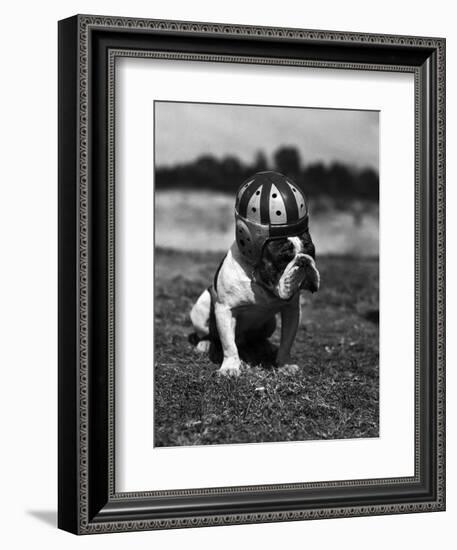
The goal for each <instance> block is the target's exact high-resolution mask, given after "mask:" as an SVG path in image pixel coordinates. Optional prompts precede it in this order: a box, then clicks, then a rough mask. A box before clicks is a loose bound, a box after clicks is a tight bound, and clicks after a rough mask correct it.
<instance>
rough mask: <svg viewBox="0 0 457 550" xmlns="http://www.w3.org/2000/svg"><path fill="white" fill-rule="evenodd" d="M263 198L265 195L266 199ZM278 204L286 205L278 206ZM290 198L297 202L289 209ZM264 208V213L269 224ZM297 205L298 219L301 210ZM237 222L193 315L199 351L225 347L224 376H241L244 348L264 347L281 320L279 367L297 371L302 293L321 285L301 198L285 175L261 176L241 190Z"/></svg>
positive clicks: (265, 174)
mask: <svg viewBox="0 0 457 550" xmlns="http://www.w3.org/2000/svg"><path fill="white" fill-rule="evenodd" d="M259 181H260V183H259ZM286 184H287V185H286ZM280 192H282V195H280V194H279V193H280ZM246 193H247V194H248V195H249V196H248V197H247V198H246V196H245V197H244V203H243V195H246ZM265 194H267V197H266V198H264V199H262V197H265ZM289 195H290V196H291V197H292V198H290V197H289ZM297 195H298V198H297ZM270 197H271V198H270ZM256 200H257V202H255V201H256ZM262 200H263V202H262ZM268 200H270V202H267V201H268ZM278 200H281V201H282V202H281V203H280V206H278V204H279V203H278ZM292 200H293V201H295V202H294V203H292V206H290V204H291V201H292ZM243 204H245V205H246V208H245V210H243ZM253 204H257V205H258V207H256V206H252V205H253ZM262 205H263V206H264V209H266V214H265V216H264V218H261V216H262V215H263V214H262V211H261V210H262V208H261V207H262ZM300 206H301V207H302V210H303V213H302V215H301V217H300V216H299V213H298V211H297V210H298V209H299V208H300ZM259 210H260V212H258V211H259ZM289 211H292V214H293V215H295V214H296V215H295V218H294V217H293V216H292V215H290V216H289V218H290V219H291V220H292V221H290V219H286V221H285V222H284V219H283V218H284V212H285V213H286V214H289ZM278 213H279V214H281V224H280V225H274V224H273V223H272V221H274V219H273V217H274V216H275V215H276V216H277V217H279V214H278ZM254 215H255V216H257V217H254ZM250 216H251V217H250ZM236 220H237V226H236V227H237V229H236V231H237V238H236V241H235V242H234V243H233V244H232V246H231V247H230V249H229V251H228V252H227V254H226V256H225V258H224V259H223V261H222V262H221V264H220V266H219V268H218V269H217V271H216V274H215V276H214V280H213V284H212V285H211V286H210V287H209V288H207V289H206V290H204V291H203V292H202V294H201V295H200V296H199V298H198V299H197V301H196V303H195V305H194V306H193V308H192V310H191V312H190V319H191V322H192V325H193V328H194V331H195V339H196V341H195V343H196V346H195V347H196V350H197V351H198V352H202V353H203V352H209V348H210V346H211V343H212V342H220V344H221V347H222V352H223V361H222V365H221V367H220V369H219V372H220V374H222V375H225V376H238V375H239V374H240V369H241V360H240V355H239V349H238V348H239V346H241V345H246V344H248V345H249V344H250V343H253V344H258V343H259V342H260V343H261V342H266V341H267V339H268V338H269V337H270V336H271V335H272V334H273V332H274V331H275V329H276V315H277V314H280V315H281V340H280V345H279V349H278V352H277V356H276V365H277V366H278V367H280V368H282V369H284V370H287V371H288V372H291V373H293V372H296V371H297V370H298V368H299V367H298V365H296V364H295V363H294V362H293V360H292V358H291V349H292V345H293V343H294V340H295V337H296V334H297V329H298V326H299V320H300V299H299V298H300V291H302V290H308V291H310V292H316V291H317V290H318V289H319V285H320V274H319V271H318V270H317V267H316V263H315V247H314V244H313V241H312V239H311V235H310V233H309V229H308V224H307V221H308V212H307V208H306V212H305V207H304V197H303V198H302V196H301V194H299V192H298V188H297V186H295V184H293V182H291V181H290V180H289V179H286V178H285V176H282V175H281V174H277V173H273V172H262V173H259V174H256V176H255V177H254V178H253V179H250V181H249V182H248V183H247V184H244V185H242V186H241V188H240V191H239V192H238V197H237V203H236ZM305 222H306V223H305ZM265 228H267V229H265ZM262 231H263V233H262ZM265 231H267V233H265ZM297 232H298V233H297ZM282 233H284V236H282ZM290 233H293V234H290ZM295 233H297V234H295ZM271 235H273V237H271Z"/></svg>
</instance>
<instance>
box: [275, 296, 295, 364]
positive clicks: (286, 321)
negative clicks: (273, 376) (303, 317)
mask: <svg viewBox="0 0 457 550" xmlns="http://www.w3.org/2000/svg"><path fill="white" fill-rule="evenodd" d="M299 322H300V296H299V293H298V292H297V294H296V295H295V296H294V298H293V299H292V301H291V303H290V304H287V306H285V307H284V308H283V310H282V311H281V343H280V345H279V350H278V355H277V357H276V362H277V364H278V366H279V367H281V368H283V369H284V370H287V371H289V372H296V371H298V365H295V364H294V363H293V362H292V360H291V357H290V351H291V349H292V344H293V343H294V340H295V336H296V334H297V329H298V324H299Z"/></svg>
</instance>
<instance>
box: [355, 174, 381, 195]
mask: <svg viewBox="0 0 457 550" xmlns="http://www.w3.org/2000/svg"><path fill="white" fill-rule="evenodd" d="M357 191H358V193H357V194H358V195H359V196H360V197H361V198H364V199H368V200H376V201H377V200H379V176H378V173H377V172H376V171H375V170H373V169H372V168H365V169H364V170H362V171H361V172H359V174H358V177H357Z"/></svg>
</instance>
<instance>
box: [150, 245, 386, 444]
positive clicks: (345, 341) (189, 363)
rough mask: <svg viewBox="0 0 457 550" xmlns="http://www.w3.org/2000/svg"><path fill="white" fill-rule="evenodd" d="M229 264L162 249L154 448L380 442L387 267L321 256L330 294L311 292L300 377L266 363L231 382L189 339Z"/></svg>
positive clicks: (298, 348) (305, 307)
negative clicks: (381, 288)
mask: <svg viewBox="0 0 457 550" xmlns="http://www.w3.org/2000/svg"><path fill="white" fill-rule="evenodd" d="M220 259H221V255H220V254H217V253H205V254H199V253H195V252H175V251H171V250H166V249H158V250H156V288H155V293H156V294H155V316H156V328H155V358H156V362H155V367H154V368H155V373H154V376H155V396H154V399H155V403H154V407H155V408H154V410H155V419H154V423H155V430H154V433H155V436H154V439H155V441H154V444H155V446H175V445H207V444H216V443H219V444H220V443H225V444H228V443H254V442H266V441H270V442H271V441H277V442H278V441H303V440H316V439H346V438H361V437H377V436H378V435H379V365H378V361H379V358H378V356H379V334H378V324H377V321H378V261H377V260H375V259H356V258H350V257H321V258H318V261H317V263H318V268H319V270H320V273H321V290H320V291H319V292H318V293H317V294H315V295H310V294H308V293H307V294H302V321H301V325H300V327H299V330H298V334H297V338H296V341H295V345H294V348H293V357H294V359H295V362H296V363H297V364H299V365H300V367H301V370H300V372H299V373H298V374H294V375H290V374H286V373H282V372H279V371H278V370H277V369H276V368H274V367H271V366H269V365H268V361H266V362H264V363H266V364H267V366H265V364H263V363H262V358H260V359H259V360H258V361H254V362H253V361H251V362H250V363H245V364H244V368H243V371H242V374H241V376H240V377H239V378H237V379H227V378H224V377H221V376H219V375H218V374H217V369H218V367H219V365H218V364H215V363H213V362H211V360H210V359H209V358H208V357H207V356H200V355H197V354H196V353H195V352H194V350H193V347H192V345H191V344H190V343H189V342H188V335H189V334H190V333H191V332H192V327H191V323H190V320H189V311H190V308H191V307H192V305H193V303H194V301H195V300H196V299H197V297H198V296H199V294H200V293H201V292H202V290H203V289H204V288H205V287H206V286H208V284H209V283H210V281H211V280H212V277H213V275H214V271H215V269H216V267H217V265H218V263H219V261H220ZM272 341H273V343H274V344H276V345H277V344H278V343H279V340H278V330H277V331H276V333H275V335H274V336H273V338H272Z"/></svg>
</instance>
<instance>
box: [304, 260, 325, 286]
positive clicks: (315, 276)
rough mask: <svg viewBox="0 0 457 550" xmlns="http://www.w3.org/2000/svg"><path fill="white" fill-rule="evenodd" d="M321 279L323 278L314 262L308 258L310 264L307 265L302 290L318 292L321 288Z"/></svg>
mask: <svg viewBox="0 0 457 550" xmlns="http://www.w3.org/2000/svg"><path fill="white" fill-rule="evenodd" d="M320 279H321V277H320V274H319V271H318V270H317V267H316V264H315V263H314V260H311V259H310V258H308V262H307V263H306V265H305V277H304V279H303V281H302V283H301V285H300V288H301V289H302V290H309V291H310V292H317V291H318V290H319V286H320Z"/></svg>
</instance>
